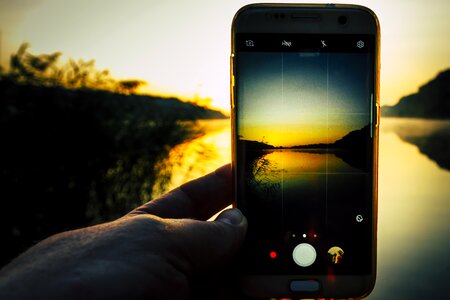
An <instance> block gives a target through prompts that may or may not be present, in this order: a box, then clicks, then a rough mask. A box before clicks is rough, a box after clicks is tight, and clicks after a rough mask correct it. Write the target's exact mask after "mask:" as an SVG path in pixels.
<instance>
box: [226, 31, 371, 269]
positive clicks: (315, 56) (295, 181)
mask: <svg viewBox="0 0 450 300" xmlns="http://www.w3.org/2000/svg"><path fill="white" fill-rule="evenodd" d="M374 45H375V36H373V35H366V34H364V35H362V34H359V35H314V34H261V33H258V34H244V33H238V34H236V37H235V53H234V60H235V64H234V74H235V124H234V126H235V131H236V141H235V147H236V148H235V150H236V188H237V202H238V207H240V208H241V209H242V211H243V212H244V214H245V215H246V216H247V218H248V223H249V228H248V234H247V239H246V241H245V244H244V248H243V253H242V257H241V261H242V265H243V268H244V270H245V272H247V273H250V274H252V273H253V274H267V275H301V274H304V275H364V274H371V272H372V271H373V270H372V257H373V254H374V253H372V252H373V251H374V250H373V243H374V241H373V236H374V233H373V230H374V229H373V228H374V227H373V221H374V220H373V218H374V211H373V210H374V203H373V201H374V200H373V199H374V193H375V191H374V189H375V183H374V176H375V175H374V169H375V167H374V163H373V162H374V149H375V142H374V138H375V137H374V135H375V130H376V127H375V124H376V118H377V117H376V104H375V103H374V102H375V101H374V89H375V84H374V65H375V57H374V53H375V49H374Z"/></svg>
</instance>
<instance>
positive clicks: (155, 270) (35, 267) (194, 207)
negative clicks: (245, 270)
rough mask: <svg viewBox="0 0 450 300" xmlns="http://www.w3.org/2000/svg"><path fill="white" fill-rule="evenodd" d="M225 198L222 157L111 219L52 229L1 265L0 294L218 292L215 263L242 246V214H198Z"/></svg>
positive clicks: (179, 295) (227, 183)
mask: <svg viewBox="0 0 450 300" xmlns="http://www.w3.org/2000/svg"><path fill="white" fill-rule="evenodd" d="M231 200H232V191H231V176H230V166H229V165H227V166H224V167H222V168H219V169H217V170H216V171H215V172H214V173H211V174H209V175H206V176H204V177H202V178H199V179H197V180H194V181H191V182H189V183H187V184H185V185H183V186H181V187H180V188H178V189H175V190H173V191H171V192H169V193H168V194H165V195H163V196H162V197H160V198H158V199H155V200H152V201H150V202H149V203H147V204H145V205H143V206H141V207H138V208H136V209H135V210H133V211H131V212H130V213H129V214H127V215H125V216H124V217H122V218H120V219H118V220H116V221H113V222H110V223H105V224H100V225H97V226H92V227H87V228H83V229H79V230H74V231H68V232H64V233H60V234H57V235H54V236H52V237H50V238H48V239H46V240H44V241H42V242H40V243H39V244H37V245H36V246H34V247H32V248H31V249H29V250H28V251H27V252H25V253H24V254H22V255H21V256H19V257H18V258H17V259H15V260H14V261H13V262H12V263H10V264H9V265H8V266H6V267H5V268H4V269H3V270H1V272H0V298H1V299H28V298H29V299H31V298H32V299H41V298H42V299H188V298H190V297H195V298H196V299H199V298H203V297H205V299H214V298H217V297H216V296H218V297H219V298H220V297H221V296H225V294H224V292H226V291H227V290H228V289H229V286H227V284H229V282H227V281H222V279H220V278H223V276H222V277H221V276H220V274H223V273H221V270H222V268H223V267H224V266H225V265H226V263H227V262H228V261H229V260H230V258H231V257H232V256H233V255H234V254H235V253H236V251H237V250H238V249H239V247H240V246H241V244H242V242H243V239H244V236H245V232H246V229H247V221H246V219H245V217H244V216H243V215H242V214H241V212H240V211H239V210H237V209H230V210H226V211H224V212H222V213H221V214H220V215H219V216H218V217H217V218H216V220H215V221H213V222H206V221H205V220H207V219H208V218H210V217H211V216H212V215H214V213H216V212H218V211H220V210H221V209H223V208H224V207H226V206H227V205H229V204H230V203H231ZM61 213H64V212H61ZM215 276H217V277H215ZM199 278H201V280H206V278H209V279H210V280H208V283H206V282H201V281H198V280H197V281H196V279H199ZM211 279H212V280H211ZM199 292H206V293H207V294H208V295H207V296H206V295H200V294H198V293H199ZM214 292H218V293H219V294H218V295H213V294H211V293H214Z"/></svg>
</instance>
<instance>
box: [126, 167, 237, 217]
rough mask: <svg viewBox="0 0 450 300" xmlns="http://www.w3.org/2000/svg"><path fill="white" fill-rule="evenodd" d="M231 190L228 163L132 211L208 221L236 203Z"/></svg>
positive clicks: (134, 212) (132, 212) (133, 212)
mask: <svg viewBox="0 0 450 300" xmlns="http://www.w3.org/2000/svg"><path fill="white" fill-rule="evenodd" d="M231 189H232V188H231V165H230V164H228V165H225V166H222V167H220V168H219V169H217V170H216V171H214V172H212V173H209V174H208V175H205V176H203V177H200V178H198V179H195V180H192V181H190V182H187V183H185V184H183V185H182V186H180V187H179V188H177V189H174V190H172V191H170V192H169V193H167V194H165V195H163V196H161V197H159V198H157V199H154V200H151V201H150V202H147V203H146V204H144V205H142V206H140V207H138V208H136V209H134V210H133V211H131V212H130V213H129V214H131V215H133V214H152V215H156V216H159V217H161V218H174V219H180V218H193V219H197V220H207V219H208V218H210V217H211V216H212V215H214V214H215V213H217V212H218V211H220V210H221V209H223V208H225V207H227V206H228V205H230V204H231V203H232V200H233V199H232V198H233V196H232V195H233V193H232V190H231Z"/></svg>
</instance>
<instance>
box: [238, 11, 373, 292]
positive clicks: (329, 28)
mask: <svg viewBox="0 0 450 300" xmlns="http://www.w3.org/2000/svg"><path fill="white" fill-rule="evenodd" d="M271 13H279V14H282V13H283V14H285V15H289V14H292V13H299V14H303V15H305V16H307V15H308V14H311V15H312V16H314V18H311V19H309V20H308V18H305V19H302V20H294V19H292V18H284V19H278V20H273V19H271V18H270V17H268V14H271ZM342 15H344V16H346V17H347V20H348V22H346V24H339V22H338V17H339V16H342ZM231 32H232V34H231V61H230V63H231V69H230V70H231V72H230V73H231V74H230V87H231V91H230V92H231V117H232V149H233V151H232V168H233V184H234V186H235V187H236V186H237V183H236V174H235V172H236V136H237V135H236V106H235V100H236V99H235V80H234V76H235V72H234V54H235V36H236V34H237V33H300V34H301V33H304V34H317V33H324V34H373V35H375V53H374V54H375V55H374V57H375V58H374V59H375V62H374V63H375V66H374V72H375V74H374V76H373V78H374V100H375V101H374V106H375V107H373V108H372V109H373V110H374V112H375V113H376V124H375V128H376V130H375V131H374V160H373V170H374V175H373V176H374V178H373V180H374V189H373V209H372V211H373V218H372V220H373V224H372V240H373V252H372V253H374V255H373V257H372V270H373V271H372V274H370V275H354V276H353V275H345V276H344V275H336V276H334V277H333V278H332V279H330V278H329V277H327V276H317V275H311V276H290V275H282V276H280V275H257V274H255V275H248V276H247V275H245V276H242V278H241V284H242V288H243V289H244V291H245V292H246V293H247V294H248V295H250V296H253V297H299V296H306V297H327V298H329V297H333V298H362V297H365V296H367V295H368V294H369V293H370V292H371V291H372V289H373V288H374V285H375V279H376V249H377V215H378V214H377V208H378V203H377V201H378V127H379V120H380V113H379V112H380V110H379V107H380V104H379V69H380V55H379V53H380V49H379V47H380V26H379V22H378V18H377V16H376V15H375V13H374V12H373V11H371V10H370V9H368V8H366V7H364V6H358V5H339V4H323V5H321V4H306V5H300V4H250V5H247V6H244V7H243V8H241V9H240V10H239V11H238V12H237V13H236V15H235V16H234V19H233V23H232V31H231ZM234 191H235V199H238V197H237V196H238V195H237V190H236V188H234ZM237 201H238V200H237ZM234 206H237V207H239V205H238V204H237V203H235V204H234ZM293 280H316V281H318V282H319V284H320V286H321V288H320V290H319V291H317V292H302V293H299V292H292V291H291V290H290V288H289V284H290V282H291V281H293Z"/></svg>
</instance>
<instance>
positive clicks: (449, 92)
mask: <svg viewBox="0 0 450 300" xmlns="http://www.w3.org/2000/svg"><path fill="white" fill-rule="evenodd" d="M381 112H382V116H383V117H416V118H432V119H449V118H450V69H448V70H446V71H443V72H441V73H439V74H438V75H437V76H436V78H434V79H432V80H431V81H430V82H428V83H427V84H425V85H423V86H421V87H420V88H419V91H418V92H417V93H415V94H411V95H408V96H405V97H403V98H401V99H400V101H399V102H398V103H397V104H396V105H394V106H383V107H382V109H381Z"/></svg>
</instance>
